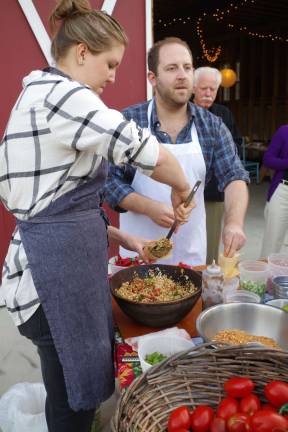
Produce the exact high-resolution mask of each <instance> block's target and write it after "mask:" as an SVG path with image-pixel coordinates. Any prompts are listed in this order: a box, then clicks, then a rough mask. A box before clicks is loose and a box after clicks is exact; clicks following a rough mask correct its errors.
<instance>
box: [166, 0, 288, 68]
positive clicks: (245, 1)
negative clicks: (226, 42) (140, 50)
mask: <svg viewBox="0 0 288 432" xmlns="http://www.w3.org/2000/svg"><path fill="white" fill-rule="evenodd" d="M253 3H255V0H242V1H241V3H239V2H237V4H234V3H230V5H229V6H228V7H227V8H226V9H223V10H220V9H216V11H215V12H214V13H213V14H212V15H209V16H208V15H207V14H206V13H205V12H204V13H203V14H202V15H201V16H200V17H199V18H198V19H197V24H196V27H197V28H196V30H197V34H198V37H199V40H200V44H201V48H202V52H203V55H204V56H205V57H206V58H207V60H208V61H212V62H213V61H216V59H217V58H218V57H219V55H220V53H221V46H218V47H217V48H210V49H208V48H207V46H206V43H205V41H204V37H203V30H202V28H201V22H203V20H204V19H205V17H209V18H214V19H215V20H216V22H219V23H220V22H222V23H223V24H224V22H223V20H224V18H226V19H227V17H228V16H229V15H231V14H232V13H235V12H236V11H237V10H238V9H240V8H241V7H243V6H247V5H249V4H253ZM191 20H192V18H191V17H190V16H189V17H185V18H184V17H183V18H182V17H178V18H173V19H172V20H171V21H168V22H163V20H161V19H159V20H158V24H160V27H161V25H162V26H163V27H165V28H166V27H169V26H171V25H177V24H179V23H181V24H184V25H185V24H190V23H191ZM225 25H226V26H227V27H228V28H230V29H233V30H237V31H240V32H242V33H246V34H247V35H248V36H249V37H251V38H258V39H269V40H271V41H273V42H274V41H277V42H288V38H287V37H283V36H281V35H277V34H272V33H260V32H256V31H253V30H251V29H248V28H247V26H245V25H242V26H237V25H236V24H233V23H232V22H229V23H227V24H225ZM215 57H216V58H215ZM209 58H211V60H209ZM214 58H215V60H212V59H214Z"/></svg>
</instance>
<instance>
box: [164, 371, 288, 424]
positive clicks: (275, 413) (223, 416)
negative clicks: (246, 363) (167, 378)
mask: <svg viewBox="0 0 288 432" xmlns="http://www.w3.org/2000/svg"><path fill="white" fill-rule="evenodd" d="M254 387H255V385H254V383H253V381H252V380H251V379H250V378H248V377H232V378H229V379H228V380H227V381H225V383H224V390H225V392H226V394H227V396H226V397H225V398H224V399H222V400H221V402H220V403H219V405H218V406H217V407H216V409H213V408H212V407H210V406H208V405H199V406H197V407H196V408H195V409H194V410H193V411H192V412H190V411H189V409H188V407H186V406H180V407H178V408H176V409H175V410H173V411H172V412H171V414H170V416H169V419H168V432H189V431H192V432H288V383H286V382H284V381H271V382H269V383H268V384H266V385H265V387H264V394H265V398H266V399H267V403H265V404H262V403H261V401H260V399H259V397H258V396H257V395H256V394H255V393H253V390H254Z"/></svg>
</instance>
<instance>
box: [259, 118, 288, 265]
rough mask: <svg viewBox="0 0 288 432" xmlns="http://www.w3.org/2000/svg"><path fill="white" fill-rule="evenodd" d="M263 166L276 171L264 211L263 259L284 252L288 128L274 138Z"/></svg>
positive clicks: (287, 216)
mask: <svg viewBox="0 0 288 432" xmlns="http://www.w3.org/2000/svg"><path fill="white" fill-rule="evenodd" d="M263 163H264V165H265V166H266V167H268V168H272V169H273V170H275V173H274V176H273V178H272V181H271V185H270V188H269V191H268V197H267V203H266V206H265V210H264V218H265V228H264V237H263V242H262V250H261V257H268V255H270V254H271V253H273V252H279V251H280V249H281V247H282V246H283V242H284V240H285V235H286V234H287V231H288V125H285V126H281V127H280V128H279V129H278V130H277V131H276V133H275V134H274V135H273V137H272V140H271V143H270V145H269V148H268V150H267V151H266V153H265V155H264V159H263Z"/></svg>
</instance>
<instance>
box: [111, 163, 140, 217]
mask: <svg viewBox="0 0 288 432" xmlns="http://www.w3.org/2000/svg"><path fill="white" fill-rule="evenodd" d="M134 175H135V168H133V167H132V166H130V165H125V166H124V167H118V166H115V165H110V166H109V174H108V178H107V180H106V183H105V187H104V196H105V201H107V203H108V204H109V206H110V207H111V208H112V209H113V210H116V211H118V212H120V213H123V212H126V210H124V209H123V208H122V207H120V206H119V203H120V202H121V201H122V200H123V199H124V198H125V197H126V196H127V195H129V194H130V193H131V192H134V189H133V187H132V186H131V183H132V181H133V178H134Z"/></svg>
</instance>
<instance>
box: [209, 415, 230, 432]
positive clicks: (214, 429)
mask: <svg viewBox="0 0 288 432" xmlns="http://www.w3.org/2000/svg"><path fill="white" fill-rule="evenodd" d="M210 432H227V429H226V421H225V420H224V419H223V418H221V417H214V419H213V420H212V423H211V426H210Z"/></svg>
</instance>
